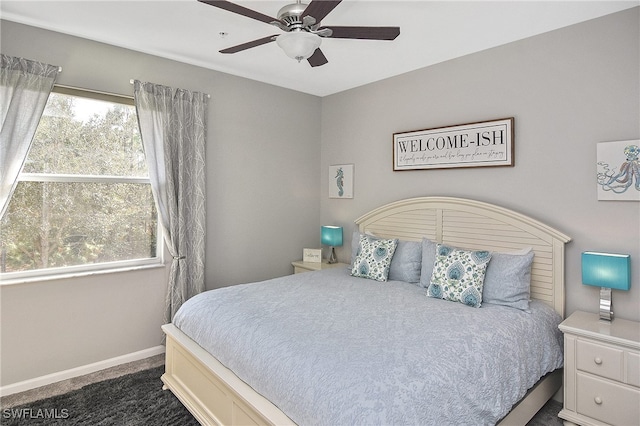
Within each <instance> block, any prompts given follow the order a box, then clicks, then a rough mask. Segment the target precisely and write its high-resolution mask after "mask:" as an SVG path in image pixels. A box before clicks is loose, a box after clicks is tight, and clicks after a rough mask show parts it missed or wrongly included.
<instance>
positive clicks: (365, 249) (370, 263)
mask: <svg viewBox="0 0 640 426" xmlns="http://www.w3.org/2000/svg"><path fill="white" fill-rule="evenodd" d="M397 246H398V240H396V239H394V240H385V239H381V238H375V237H372V236H370V235H365V234H362V235H360V248H359V250H358V255H357V256H356V258H355V260H354V261H353V267H352V268H351V275H353V276H354V277H362V278H369V279H372V280H376V281H387V277H388V276H389V266H390V265H391V259H392V258H393V254H394V253H395V251H396V247H397Z"/></svg>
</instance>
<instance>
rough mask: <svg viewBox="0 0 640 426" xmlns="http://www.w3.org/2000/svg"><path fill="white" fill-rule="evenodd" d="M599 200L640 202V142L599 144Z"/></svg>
mask: <svg viewBox="0 0 640 426" xmlns="http://www.w3.org/2000/svg"><path fill="white" fill-rule="evenodd" d="M597 154H598V157H597V158H598V159H597V161H598V164H597V182H598V199H599V200H638V201H640V140H633V141H618V142H602V143H599V144H598V152H597Z"/></svg>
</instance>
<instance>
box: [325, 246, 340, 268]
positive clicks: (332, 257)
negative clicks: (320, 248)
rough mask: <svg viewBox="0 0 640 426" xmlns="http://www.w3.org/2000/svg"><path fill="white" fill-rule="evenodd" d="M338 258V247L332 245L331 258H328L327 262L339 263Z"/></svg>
mask: <svg viewBox="0 0 640 426" xmlns="http://www.w3.org/2000/svg"><path fill="white" fill-rule="evenodd" d="M337 262H338V258H337V257H336V249H335V247H331V252H330V253H329V258H328V259H327V263H329V264H331V263H337Z"/></svg>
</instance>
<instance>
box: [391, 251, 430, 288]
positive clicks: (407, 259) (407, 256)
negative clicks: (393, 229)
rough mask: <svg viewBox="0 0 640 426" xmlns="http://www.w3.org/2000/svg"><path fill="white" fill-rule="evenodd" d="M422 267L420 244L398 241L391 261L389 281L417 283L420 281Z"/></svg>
mask: <svg viewBox="0 0 640 426" xmlns="http://www.w3.org/2000/svg"><path fill="white" fill-rule="evenodd" d="M421 266H422V243H420V242H418V241H402V240H400V241H398V246H397V247H396V252H395V253H394V255H393V259H391V266H390V267H389V279H390V280H396V281H404V282H407V283H417V282H419V281H420V268H421Z"/></svg>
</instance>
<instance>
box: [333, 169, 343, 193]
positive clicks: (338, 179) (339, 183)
mask: <svg viewBox="0 0 640 426" xmlns="http://www.w3.org/2000/svg"><path fill="white" fill-rule="evenodd" d="M334 179H335V180H336V186H337V187H338V197H342V196H343V195H344V171H343V170H342V167H339V168H338V170H337V171H336V176H335V178H334Z"/></svg>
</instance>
